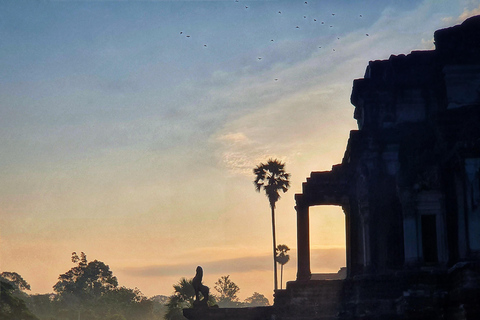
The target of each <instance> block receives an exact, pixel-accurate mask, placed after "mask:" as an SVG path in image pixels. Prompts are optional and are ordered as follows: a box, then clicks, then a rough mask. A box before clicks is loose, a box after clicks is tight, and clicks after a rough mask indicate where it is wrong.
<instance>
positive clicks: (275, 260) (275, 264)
mask: <svg viewBox="0 0 480 320" xmlns="http://www.w3.org/2000/svg"><path fill="white" fill-rule="evenodd" d="M270 207H271V208H272V233H273V277H274V288H275V291H277V289H278V285H277V282H278V281H277V259H275V258H276V257H277V254H276V248H277V243H276V241H275V208H274V206H273V205H271V206H270Z"/></svg>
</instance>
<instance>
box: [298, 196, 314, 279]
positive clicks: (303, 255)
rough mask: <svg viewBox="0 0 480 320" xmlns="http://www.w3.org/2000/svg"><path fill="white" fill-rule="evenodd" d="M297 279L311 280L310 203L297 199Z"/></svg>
mask: <svg viewBox="0 0 480 320" xmlns="http://www.w3.org/2000/svg"><path fill="white" fill-rule="evenodd" d="M295 210H297V262H298V266H297V281H306V280H310V277H311V275H312V272H311V271H310V234H309V229H310V223H309V213H308V205H305V204H303V203H302V202H301V201H299V199H297V206H296V207H295Z"/></svg>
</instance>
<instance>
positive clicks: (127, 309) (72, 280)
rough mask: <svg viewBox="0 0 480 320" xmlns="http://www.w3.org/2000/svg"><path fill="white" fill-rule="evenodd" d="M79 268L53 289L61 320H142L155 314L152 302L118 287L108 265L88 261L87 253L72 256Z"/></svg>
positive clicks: (127, 289) (63, 275) (74, 253)
mask: <svg viewBox="0 0 480 320" xmlns="http://www.w3.org/2000/svg"><path fill="white" fill-rule="evenodd" d="M72 262H73V263H75V264H76V266H75V267H73V268H72V269H70V270H69V271H67V272H66V273H64V274H61V275H60V276H59V278H58V279H59V281H58V282H57V283H56V284H55V285H54V286H53V289H54V291H55V292H56V293H57V295H56V298H55V303H56V304H57V306H58V315H59V316H60V317H61V318H73V317H74V318H75V319H89V320H92V319H143V318H146V317H151V316H152V314H153V301H151V300H149V299H147V298H146V297H145V296H143V294H142V293H141V292H140V290H138V289H137V288H135V289H129V288H126V287H119V286H118V281H117V278H116V277H115V276H114V275H113V273H112V271H111V270H110V267H109V266H108V265H106V264H105V263H103V262H101V261H98V260H94V261H90V262H89V261H87V256H86V255H85V253H83V252H82V253H81V254H80V255H77V253H76V252H73V253H72Z"/></svg>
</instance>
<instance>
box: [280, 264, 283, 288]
mask: <svg viewBox="0 0 480 320" xmlns="http://www.w3.org/2000/svg"><path fill="white" fill-rule="evenodd" d="M280 268H281V269H280V290H282V286H283V264H282V265H281V267H280Z"/></svg>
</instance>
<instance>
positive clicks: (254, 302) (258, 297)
mask: <svg viewBox="0 0 480 320" xmlns="http://www.w3.org/2000/svg"><path fill="white" fill-rule="evenodd" d="M245 303H246V304H248V306H250V307H263V306H268V305H270V303H269V302H268V299H267V297H265V296H264V295H263V294H261V293H258V292H254V293H253V294H252V296H251V297H248V298H246V299H245Z"/></svg>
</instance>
